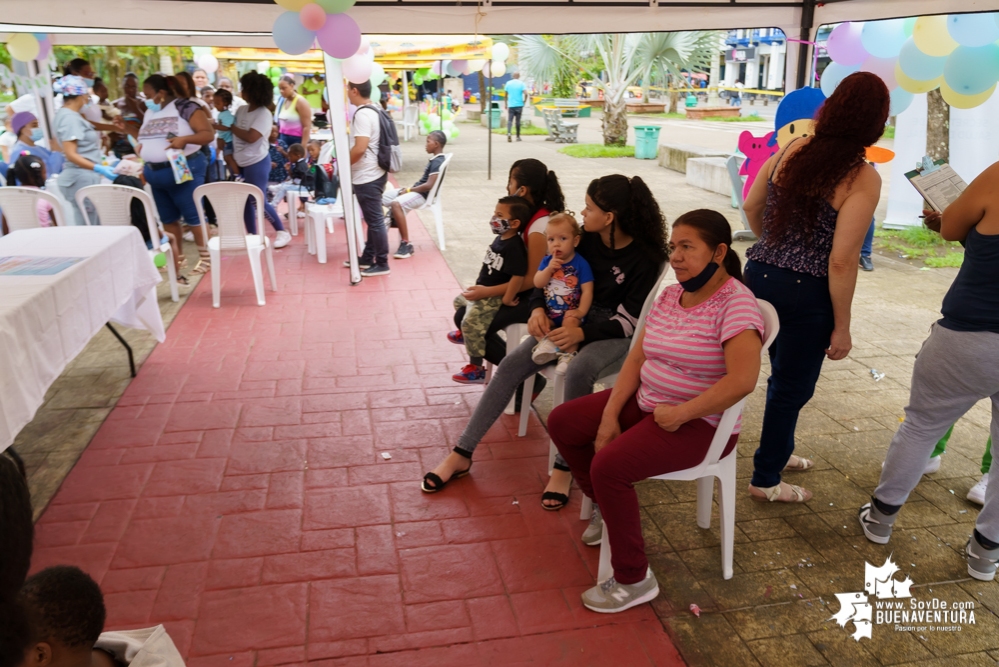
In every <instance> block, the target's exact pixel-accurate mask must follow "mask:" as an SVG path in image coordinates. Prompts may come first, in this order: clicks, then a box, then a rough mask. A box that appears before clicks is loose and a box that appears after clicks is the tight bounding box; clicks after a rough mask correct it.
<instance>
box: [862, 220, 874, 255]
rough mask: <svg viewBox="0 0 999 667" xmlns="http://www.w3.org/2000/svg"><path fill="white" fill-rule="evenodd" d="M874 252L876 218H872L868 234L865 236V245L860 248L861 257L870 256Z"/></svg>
mask: <svg viewBox="0 0 999 667" xmlns="http://www.w3.org/2000/svg"><path fill="white" fill-rule="evenodd" d="M872 252H874V218H871V226H870V227H868V228H867V236H865V237H864V245H863V247H861V248H860V256H861V257H870V256H871V253H872Z"/></svg>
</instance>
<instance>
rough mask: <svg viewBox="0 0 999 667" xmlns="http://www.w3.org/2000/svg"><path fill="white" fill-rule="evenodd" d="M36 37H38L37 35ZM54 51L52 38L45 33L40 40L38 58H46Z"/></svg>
mask: <svg viewBox="0 0 999 667" xmlns="http://www.w3.org/2000/svg"><path fill="white" fill-rule="evenodd" d="M35 39H38V38H37V37H35ZM50 53H52V40H51V39H49V36H48V35H43V36H42V39H39V40H38V55H37V56H36V57H37V58H38V60H45V59H46V58H48V57H49V54H50Z"/></svg>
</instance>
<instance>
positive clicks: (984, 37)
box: [947, 14, 999, 46]
mask: <svg viewBox="0 0 999 667" xmlns="http://www.w3.org/2000/svg"><path fill="white" fill-rule="evenodd" d="M983 18H984V17H982V16H981V15H978V14H953V15H951V16H948V17H947V32H948V33H950V36H951V37H953V38H954V41H955V42H957V43H958V44H960V45H961V46H985V45H986V44H991V43H992V42H994V41H996V40H997V39H999V25H997V24H996V22H995V21H988V20H984V21H983V20H982V19H983Z"/></svg>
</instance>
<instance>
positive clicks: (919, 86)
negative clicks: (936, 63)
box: [892, 63, 943, 94]
mask: <svg viewBox="0 0 999 667" xmlns="http://www.w3.org/2000/svg"><path fill="white" fill-rule="evenodd" d="M900 65H901V63H900V64H899V65H895V81H897V82H898V85H899V88H902V89H903V90H907V91H909V92H910V93H916V94H918V93H928V92H930V91H931V90H933V89H934V88H936V87H937V86H939V85H940V83H941V82H942V81H943V75H941V76H938V77H937V78H935V79H930V80H929V81H920V80H918V79H912V78H910V77H908V76H907V75H906V73H905V72H903V71H902V68H901V66H900ZM895 90H898V88H896V89H895ZM892 92H894V91H892Z"/></svg>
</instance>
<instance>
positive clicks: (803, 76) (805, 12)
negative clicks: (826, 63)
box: [795, 0, 815, 89]
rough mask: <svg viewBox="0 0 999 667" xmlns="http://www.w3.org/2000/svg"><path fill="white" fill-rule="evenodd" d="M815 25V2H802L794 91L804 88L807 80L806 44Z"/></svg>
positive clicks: (807, 47) (806, 0)
mask: <svg viewBox="0 0 999 667" xmlns="http://www.w3.org/2000/svg"><path fill="white" fill-rule="evenodd" d="M814 23H815V0H804V2H802V6H801V35H800V36H799V39H800V40H801V42H799V43H798V71H797V72H795V89H798V88H804V87H805V81H806V80H807V78H808V49H809V46H810V45H809V44H808V42H811V41H812V26H813V25H814Z"/></svg>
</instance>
